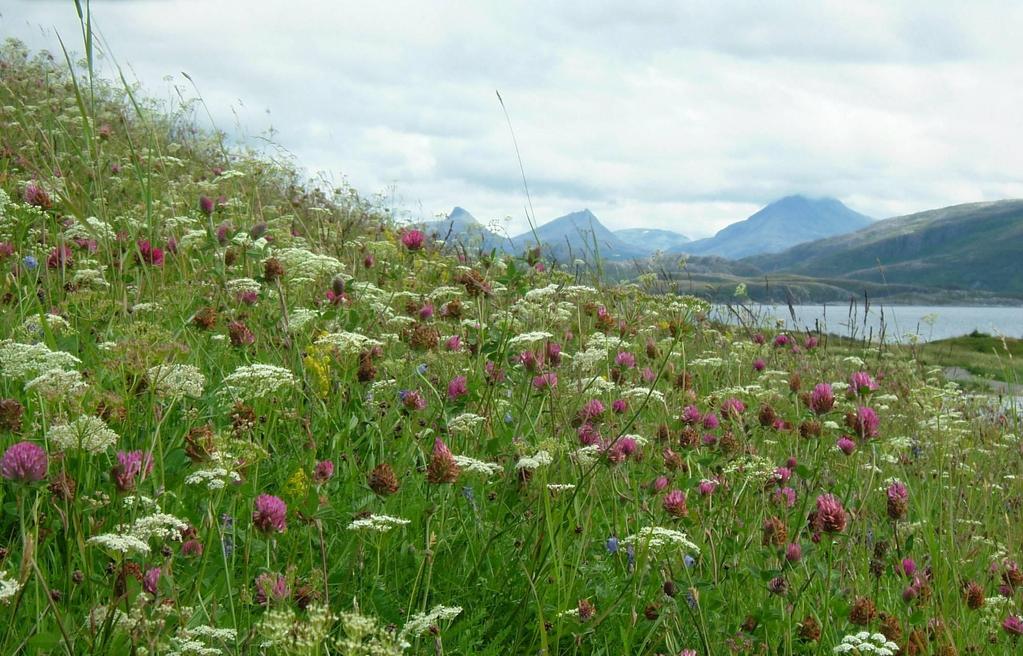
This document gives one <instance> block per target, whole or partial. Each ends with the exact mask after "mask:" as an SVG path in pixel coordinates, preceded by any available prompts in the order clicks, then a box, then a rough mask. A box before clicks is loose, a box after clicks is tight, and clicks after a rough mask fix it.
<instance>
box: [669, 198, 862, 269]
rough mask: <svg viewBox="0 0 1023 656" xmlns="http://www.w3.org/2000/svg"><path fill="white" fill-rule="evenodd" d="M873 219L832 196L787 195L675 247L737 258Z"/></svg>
mask: <svg viewBox="0 0 1023 656" xmlns="http://www.w3.org/2000/svg"><path fill="white" fill-rule="evenodd" d="M872 221H873V219H871V218H870V217H869V216H864V215H863V214H860V213H859V212H854V211H853V210H851V209H849V208H848V207H846V206H845V205H843V204H842V202H841V201H839V200H837V199H835V198H807V197H806V196H786V197H785V198H782V199H781V200H776V201H774V202H773V203H771V204H770V205H768V206H767V207H765V208H764V209H762V210H760V211H759V212H757V213H756V214H754V215H753V216H751V217H749V218H748V219H746V220H745V221H739V222H738V223H733V224H731V225H729V226H728V227H726V228H724V229H723V230H721V231H720V232H718V233H717V234H716V235H714V236H713V237H710V238H709V239H699V240H697V241H694V242H690V243H688V244H684V245H682V246H681V247H679V248H677V250H678V251H680V252H684V253H689V254H692V255H720V256H721V257H726V258H729V259H733V260H737V259H741V258H743V257H748V256H750V255H757V254H759V253H777V252H780V251H783V250H785V249H786V248H789V247H791V246H793V245H795V244H799V243H801V242H806V241H813V240H815V239H822V238H824V237H832V236H835V235H841V234H845V233H847V232H853V231H854V230H859V229H860V228H865V227H866V226H868V225H870V224H871V223H872Z"/></svg>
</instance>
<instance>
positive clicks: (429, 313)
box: [419, 303, 433, 321]
mask: <svg viewBox="0 0 1023 656" xmlns="http://www.w3.org/2000/svg"><path fill="white" fill-rule="evenodd" d="M419 318H420V319H422V320H423V321H428V320H430V319H432V318H433V303H427V304H426V305H424V306H423V307H421V308H419Z"/></svg>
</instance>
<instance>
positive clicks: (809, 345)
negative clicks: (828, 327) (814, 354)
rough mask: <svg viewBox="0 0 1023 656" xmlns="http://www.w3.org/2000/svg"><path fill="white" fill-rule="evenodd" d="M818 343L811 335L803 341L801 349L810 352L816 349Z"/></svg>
mask: <svg viewBox="0 0 1023 656" xmlns="http://www.w3.org/2000/svg"><path fill="white" fill-rule="evenodd" d="M819 343H820V342H819V341H818V340H817V338H816V337H814V336H813V335H811V336H810V337H807V338H806V339H805V340H803V347H804V348H805V349H806V350H807V351H812V350H813V349H815V348H817V344H819Z"/></svg>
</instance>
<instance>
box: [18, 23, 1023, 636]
mask: <svg viewBox="0 0 1023 656" xmlns="http://www.w3.org/2000/svg"><path fill="white" fill-rule="evenodd" d="M108 36H111V35H108ZM111 40H114V39H113V38H111ZM0 72H2V76H0V108H2V112H3V115H2V121H3V130H2V132H0V139H2V156H0V190H2V192H3V193H2V194H0V273H2V275H0V302H2V304H3V305H2V308H3V311H2V312H0V336H3V338H2V339H0V453H2V455H0V653H2V654H15V653H26V654H75V655H78V654H139V655H143V654H168V655H184V654H189V655H193V654H202V655H207V656H215V655H217V654H232V655H234V654H237V655H241V654H263V653H265V654H323V655H326V654H343V655H346V656H355V655H360V656H362V655H369V654H373V655H397V654H432V655H434V656H440V655H441V654H449V655H455V654H466V655H469V654H472V655H480V654H501V655H505V654H608V655H611V654H614V655H620V654H638V655H643V656H653V655H654V654H682V655H684V656H695V655H696V654H699V655H701V656H711V655H712V654H713V655H717V654H828V653H894V652H895V651H896V650H900V649H901V650H902V651H901V653H906V654H925V653H942V654H950V653H964V654H965V653H978V654H979V653H991V654H995V653H997V654H1009V653H1015V652H1016V651H1017V650H1018V648H1019V646H1020V642H1019V640H1020V634H1023V618H1021V617H1020V609H1019V603H1020V602H1019V597H1020V591H1021V589H1023V574H1021V573H1020V570H1019V566H1018V564H1017V563H1018V562H1019V561H1020V559H1021V558H1023V553H1021V547H1020V545H1021V544H1023V521H1021V520H1023V516H1021V513H1023V504H1021V503H1019V500H1020V499H1023V477H1020V476H1019V472H1020V467H1021V465H1023V455H1021V449H1020V440H1019V437H1018V436H1019V435H1020V430H1021V426H1020V424H1019V419H1018V417H1017V416H1016V415H1015V414H1013V413H1006V412H1004V411H1003V410H1002V409H1001V408H999V407H998V406H997V405H994V404H992V403H990V402H989V401H987V400H984V399H975V398H972V397H969V396H967V395H964V394H963V393H961V392H960V391H959V390H958V389H957V388H956V387H955V386H952V385H948V384H946V382H945V381H944V380H943V379H942V378H941V377H940V375H938V374H936V373H935V371H933V370H932V369H929V368H928V367H926V366H924V365H923V364H922V363H921V362H920V360H918V359H914V358H913V357H910V354H906V353H901V352H897V351H890V350H885V349H882V348H877V347H871V348H865V347H864V346H863V345H858V344H852V343H848V344H840V343H835V344H832V343H831V340H829V339H827V338H826V337H825V336H820V335H779V334H775V333H774V332H773V331H770V330H766V331H765V332H764V333H760V332H758V328H756V327H752V326H751V327H750V328H749V329H746V328H735V329H732V328H728V327H722V326H715V325H712V324H710V323H709V322H708V321H707V320H706V312H707V309H708V308H707V304H706V303H705V302H702V301H700V300H697V299H694V298H692V297H688V296H679V295H675V294H659V293H653V292H656V291H658V290H656V289H647V288H645V287H643V286H641V285H639V284H624V285H615V286H605V285H602V284H600V282H599V281H596V280H590V279H587V278H584V277H582V276H584V275H585V274H584V272H583V271H582V270H576V269H573V270H572V272H571V273H568V272H566V271H564V270H560V269H558V268H557V267H555V266H552V265H551V263H550V262H544V261H537V260H536V259H534V257H532V256H531V257H530V258H529V259H528V260H527V259H523V258H519V257H513V256H510V255H504V254H498V255H496V256H494V257H487V258H482V259H479V260H477V259H473V258H471V257H464V255H465V254H464V253H462V255H463V257H461V258H460V257H458V256H457V255H458V253H456V252H455V251H454V250H453V249H452V248H451V247H450V245H441V244H439V243H437V242H435V241H434V240H432V239H431V238H429V237H428V236H426V235H424V234H422V233H421V232H418V231H414V230H409V229H406V228H403V227H402V226H397V225H395V224H394V223H393V222H392V221H390V219H389V218H388V215H387V214H386V213H384V212H381V211H378V210H377V209H376V208H374V207H373V205H372V204H371V203H368V202H366V201H365V200H364V199H362V198H361V197H360V196H359V195H358V194H357V193H355V192H354V191H352V190H350V189H344V188H341V189H336V188H328V187H325V186H321V185H318V184H317V183H316V182H315V181H313V182H310V181H306V180H304V179H302V177H301V176H299V175H298V174H296V172H295V171H294V170H293V169H292V168H291V167H289V166H288V165H287V164H286V163H282V162H280V161H279V160H274V159H271V158H269V157H266V156H264V155H261V154H259V153H253V152H244V151H240V150H237V149H232V148H230V147H229V146H228V145H227V143H226V142H225V140H224V139H223V137H222V136H220V135H216V134H210V133H206V132H203V131H202V130H200V129H198V128H196V121H195V115H194V114H195V112H196V111H197V109H198V108H197V106H196V104H195V103H194V102H186V103H185V104H184V105H183V106H181V107H163V106H159V105H157V104H154V103H151V102H149V101H146V100H145V97H144V95H143V94H142V91H141V90H140V89H137V88H135V87H130V88H125V87H123V86H121V85H120V84H117V83H112V82H103V81H102V80H100V79H96V78H94V77H93V76H91V75H90V74H89V71H88V69H87V67H86V68H83V67H79V66H76V67H75V68H74V69H73V70H72V71H68V69H67V68H66V67H65V65H64V64H63V63H61V58H60V57H58V58H56V59H51V58H48V57H46V56H35V55H31V54H30V53H27V52H26V51H25V50H24V49H23V48H22V47H20V46H19V45H17V44H14V43H8V44H7V45H6V46H5V47H4V48H3V49H2V51H0ZM72 73H73V77H72ZM650 279H651V278H650V277H649V276H648V277H647V278H644V279H643V280H650ZM652 279H653V281H654V282H656V279H657V276H656V275H654V276H652ZM864 632H866V633H864ZM863 636H866V637H863ZM864 641H866V642H867V644H863V643H864ZM836 649H837V651H836ZM842 650H844V651H842ZM856 650H858V652H857V651H856Z"/></svg>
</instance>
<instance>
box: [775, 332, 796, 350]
mask: <svg viewBox="0 0 1023 656" xmlns="http://www.w3.org/2000/svg"><path fill="white" fill-rule="evenodd" d="M791 342H792V340H791V339H790V338H789V336H788V335H786V334H785V333H781V334H779V335H778V336H776V337H775V338H774V345H775V346H777V347H782V346H788V345H789V344H790V343H791Z"/></svg>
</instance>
